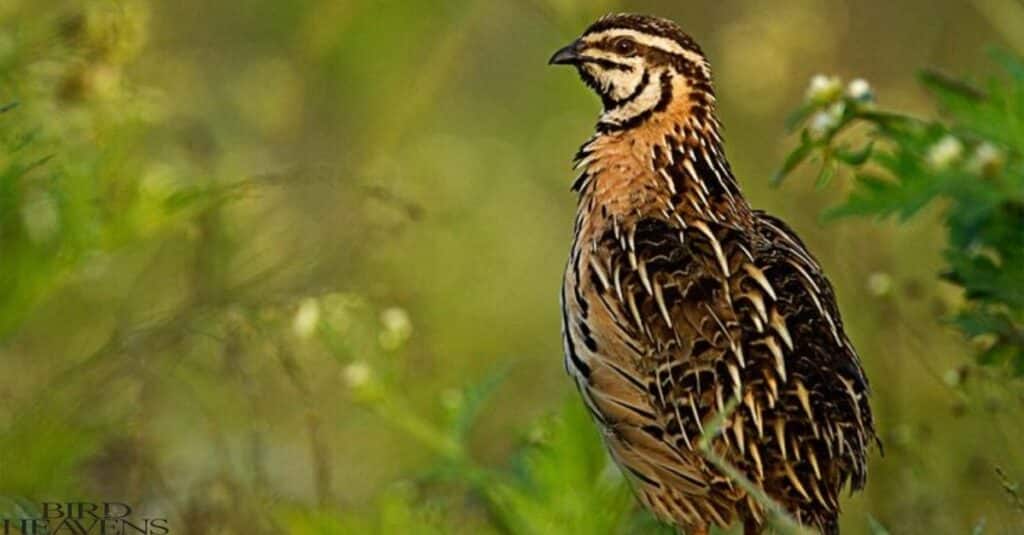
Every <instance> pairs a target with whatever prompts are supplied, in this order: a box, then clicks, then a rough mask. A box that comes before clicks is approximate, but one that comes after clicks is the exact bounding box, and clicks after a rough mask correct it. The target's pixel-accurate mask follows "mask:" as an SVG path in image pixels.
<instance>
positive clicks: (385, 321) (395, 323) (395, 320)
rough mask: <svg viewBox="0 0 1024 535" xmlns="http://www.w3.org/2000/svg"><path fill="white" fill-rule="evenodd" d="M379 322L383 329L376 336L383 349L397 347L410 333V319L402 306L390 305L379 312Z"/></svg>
mask: <svg viewBox="0 0 1024 535" xmlns="http://www.w3.org/2000/svg"><path fill="white" fill-rule="evenodd" d="M380 322H381V325H382V326H383V327H384V330H383V331H381V333H380V335H379V337H378V338H379V341H380V345H381V347H383V348H384V349H387V350H394V349H398V348H399V347H401V346H402V344H404V343H405V341H406V340H408V339H409V336H411V335H412V320H410V319H409V313H408V312H406V311H405V309H403V308H399V307H391V308H388V309H386V310H384V311H383V312H381V314H380Z"/></svg>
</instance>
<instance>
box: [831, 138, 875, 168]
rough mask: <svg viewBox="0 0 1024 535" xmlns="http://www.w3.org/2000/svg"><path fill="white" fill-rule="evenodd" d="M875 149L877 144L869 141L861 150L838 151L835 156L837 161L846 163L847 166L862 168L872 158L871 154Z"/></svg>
mask: <svg viewBox="0 0 1024 535" xmlns="http://www.w3.org/2000/svg"><path fill="white" fill-rule="evenodd" d="M874 148H875V142H874V141H869V142H868V144H867V145H864V147H863V148H861V149H860V150H844V149H836V151H835V153H834V154H833V156H834V157H835V158H836V159H837V160H839V161H841V162H843V163H845V164H846V165H850V166H853V167H860V166H861V165H864V163H865V162H867V161H868V158H870V157H871V152H872V150H874Z"/></svg>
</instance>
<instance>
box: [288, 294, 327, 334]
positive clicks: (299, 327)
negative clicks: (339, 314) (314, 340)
mask: <svg viewBox="0 0 1024 535" xmlns="http://www.w3.org/2000/svg"><path fill="white" fill-rule="evenodd" d="M319 324H320V303H319V302H317V300H316V299H314V298H312V297H307V298H306V299H303V300H302V303H301V304H300V305H299V309H298V310H297V311H296V312H295V317H294V318H293V319H292V332H294V333H295V335H296V336H298V337H299V338H309V337H310V336H313V333H315V332H316V327H317V325H319Z"/></svg>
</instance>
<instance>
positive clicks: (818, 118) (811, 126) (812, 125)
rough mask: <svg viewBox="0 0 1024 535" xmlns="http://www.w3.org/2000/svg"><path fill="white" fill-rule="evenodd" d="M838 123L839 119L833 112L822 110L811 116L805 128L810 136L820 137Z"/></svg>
mask: <svg viewBox="0 0 1024 535" xmlns="http://www.w3.org/2000/svg"><path fill="white" fill-rule="evenodd" d="M838 125H839V119H838V118H837V117H836V116H835V114H834V113H830V112H828V111H826V110H822V111H819V112H817V113H815V114H814V115H812V116H811V120H810V122H808V124H807V130H808V131H809V132H810V134H811V137H812V138H814V139H821V138H823V137H825V136H826V135H827V134H828V133H829V132H831V131H832V129H833V128H835V127H836V126H838Z"/></svg>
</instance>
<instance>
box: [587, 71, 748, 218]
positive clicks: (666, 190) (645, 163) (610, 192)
mask: <svg viewBox="0 0 1024 535" xmlns="http://www.w3.org/2000/svg"><path fill="white" fill-rule="evenodd" d="M658 86H659V87H660V88H661V89H660V90H661V91H663V92H664V91H668V92H669V94H670V98H668V100H667V101H665V102H664V104H663V105H661V106H654V107H652V108H650V109H649V112H644V113H643V114H641V115H640V116H633V118H632V119H627V120H626V121H624V122H621V123H617V124H618V126H616V127H611V126H609V125H611V124H612V123H610V122H605V120H606V119H607V118H608V117H609V114H610V113H613V112H614V111H615V110H614V109H613V110H608V111H606V112H605V113H604V114H603V115H602V122H601V123H599V124H598V128H597V133H596V134H595V135H594V137H593V138H591V140H590V141H588V142H587V143H586V144H584V145H583V147H582V148H581V149H580V152H579V154H578V155H577V162H576V166H577V168H578V169H580V170H581V171H582V174H581V175H580V177H579V179H578V180H577V181H576V183H575V184H574V186H573V189H575V190H577V191H579V193H580V209H581V211H585V210H590V211H598V210H600V212H601V213H602V214H605V215H611V216H613V217H615V218H616V219H621V218H625V219H628V218H632V217H635V216H637V215H640V216H645V215H660V216H661V217H671V218H673V219H680V218H682V219H684V220H685V219H693V218H698V219H702V220H704V221H709V222H716V221H722V222H729V223H736V224H738V223H740V222H742V221H743V220H745V219H746V218H747V217H748V216H749V213H750V206H749V205H748V204H747V202H746V200H745V199H744V198H743V195H742V193H741V192H740V188H739V186H738V184H737V182H736V180H735V178H734V177H733V174H732V169H731V168H730V166H729V163H728V161H727V160H726V157H725V151H724V148H723V143H722V137H721V134H720V125H719V122H718V119H717V118H716V117H715V110H714V106H715V97H714V94H713V92H712V91H711V86H710V83H701V82H697V83H694V82H692V81H690V80H687V79H685V78H683V77H680V76H677V77H673V78H671V79H668V80H667V81H665V82H663V83H659V84H658ZM664 95H665V93H659V95H658V96H659V99H660V100H659V101H661V100H663V99H664ZM627 111H628V110H623V111H620V113H622V114H625V113H627ZM623 116H625V115H623Z"/></svg>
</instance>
